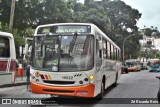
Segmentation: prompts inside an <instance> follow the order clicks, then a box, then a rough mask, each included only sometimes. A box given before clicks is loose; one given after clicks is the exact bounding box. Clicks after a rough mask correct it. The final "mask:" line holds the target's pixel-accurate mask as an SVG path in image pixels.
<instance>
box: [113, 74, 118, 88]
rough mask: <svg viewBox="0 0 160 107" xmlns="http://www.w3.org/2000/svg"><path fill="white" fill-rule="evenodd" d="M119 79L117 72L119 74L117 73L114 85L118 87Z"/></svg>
mask: <svg viewBox="0 0 160 107" xmlns="http://www.w3.org/2000/svg"><path fill="white" fill-rule="evenodd" d="M117 80H118V72H117V74H116V80H115V82H114V83H113V87H116V86H117Z"/></svg>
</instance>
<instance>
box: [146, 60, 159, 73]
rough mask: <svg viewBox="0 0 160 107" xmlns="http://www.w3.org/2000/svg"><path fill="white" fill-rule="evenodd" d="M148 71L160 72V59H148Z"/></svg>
mask: <svg viewBox="0 0 160 107" xmlns="http://www.w3.org/2000/svg"><path fill="white" fill-rule="evenodd" d="M147 65H148V70H149V72H153V71H157V72H160V59H150V60H149V61H148V63H147Z"/></svg>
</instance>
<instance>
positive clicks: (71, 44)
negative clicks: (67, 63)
mask: <svg viewBox="0 0 160 107" xmlns="http://www.w3.org/2000/svg"><path fill="white" fill-rule="evenodd" d="M77 36H78V34H77V32H75V33H74V35H73V39H72V41H71V42H70V44H69V55H70V53H71V52H72V51H73V48H74V45H75V43H76V40H77Z"/></svg>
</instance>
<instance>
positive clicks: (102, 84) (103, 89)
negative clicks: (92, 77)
mask: <svg viewBox="0 0 160 107" xmlns="http://www.w3.org/2000/svg"><path fill="white" fill-rule="evenodd" d="M105 80H106V77H105V76H103V78H102V82H101V90H100V94H99V95H98V96H97V98H98V99H102V98H103V96H104V92H105V83H106V81H105Z"/></svg>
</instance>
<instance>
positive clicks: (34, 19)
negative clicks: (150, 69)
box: [0, 0, 141, 56]
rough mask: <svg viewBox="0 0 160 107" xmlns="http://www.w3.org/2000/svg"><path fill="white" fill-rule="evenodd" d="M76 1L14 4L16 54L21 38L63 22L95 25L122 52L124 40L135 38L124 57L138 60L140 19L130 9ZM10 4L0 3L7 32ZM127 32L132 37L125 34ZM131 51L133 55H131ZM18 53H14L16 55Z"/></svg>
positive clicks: (36, 0) (0, 17)
mask: <svg viewBox="0 0 160 107" xmlns="http://www.w3.org/2000/svg"><path fill="white" fill-rule="evenodd" d="M76 1H77V0H68V2H67V1H66V0H18V1H16V6H15V7H16V8H15V16H14V24H13V25H14V32H13V33H14V37H15V42H16V50H19V49H18V47H19V45H21V43H23V41H22V40H23V37H31V36H32V35H33V32H34V29H35V28H36V27H37V26H38V25H42V24H50V23H65V22H86V23H93V24H95V25H97V26H98V27H99V28H100V29H101V30H102V31H103V32H104V33H106V34H107V35H108V36H109V37H110V38H111V39H112V40H113V41H115V42H116V43H117V44H118V45H119V46H120V47H121V48H122V41H123V40H124V38H125V37H127V36H129V35H132V34H135V35H136V36H135V38H132V39H129V40H128V41H127V42H126V47H125V48H126V53H125V55H129V54H132V55H133V56H138V53H139V47H140V46H139V42H138V40H139V39H140V35H139V34H138V33H137V31H138V27H137V26H136V23H137V20H139V18H140V17H141V13H139V11H138V10H136V9H133V8H132V7H130V6H129V5H126V4H125V3H124V2H123V1H120V0H114V1H111V0H102V1H101V2H94V0H85V4H81V3H76ZM10 6H11V0H1V2H0V7H1V8H0V22H1V23H0V26H1V27H0V28H1V29H2V30H3V31H8V25H9V17H10V8H11V7H10ZM128 29H131V31H132V33H130V32H128ZM131 49H132V50H131ZM133 49H134V51H133ZM17 52H18V51H17Z"/></svg>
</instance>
